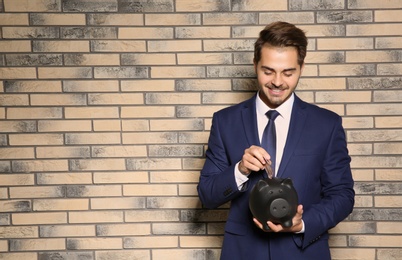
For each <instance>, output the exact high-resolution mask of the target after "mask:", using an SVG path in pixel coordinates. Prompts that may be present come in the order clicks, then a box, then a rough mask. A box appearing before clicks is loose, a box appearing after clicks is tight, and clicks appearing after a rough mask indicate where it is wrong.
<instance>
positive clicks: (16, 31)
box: [2, 26, 59, 39]
mask: <svg viewBox="0 0 402 260" xmlns="http://www.w3.org/2000/svg"><path fill="white" fill-rule="evenodd" d="M2 31H3V38H5V39H31V38H39V39H44V38H47V39H49V38H56V37H58V36H59V31H58V30H57V28H55V27H41V26H36V27H33V26H30V27H28V26H18V27H17V26H15V27H11V26H10V27H3V30H2Z"/></svg>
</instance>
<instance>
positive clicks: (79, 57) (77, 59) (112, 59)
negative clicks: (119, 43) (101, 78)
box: [64, 54, 120, 66]
mask: <svg viewBox="0 0 402 260" xmlns="http://www.w3.org/2000/svg"><path fill="white" fill-rule="evenodd" d="M64 60H65V61H64V64H66V65H72V66H75V65H80V66H102V65H110V66H113V65H120V57H119V55H118V54H65V55H64Z"/></svg>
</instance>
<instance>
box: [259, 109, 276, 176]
mask: <svg viewBox="0 0 402 260" xmlns="http://www.w3.org/2000/svg"><path fill="white" fill-rule="evenodd" d="M266 115H267V117H268V118H269V121H268V124H267V126H266V127H265V129H264V133H263V134H262V140H261V146H262V147H263V148H264V149H265V150H266V151H267V152H268V153H269V155H270V156H271V168H272V171H273V173H274V174H275V162H276V130H275V119H276V117H277V116H279V112H278V111H276V110H269V111H268V112H267V113H266ZM268 177H271V176H268Z"/></svg>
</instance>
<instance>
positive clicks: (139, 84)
mask: <svg viewBox="0 0 402 260" xmlns="http://www.w3.org/2000/svg"><path fill="white" fill-rule="evenodd" d="M139 55H140V54H139ZM150 55H153V54H150ZM159 55H160V54H155V58H157V59H158V60H159V59H161V57H162V58H163V57H164V56H159ZM168 55H170V54H168ZM138 62H139V63H141V61H138ZM174 89H175V81H174V80H163V79H161V80H122V81H121V90H122V91H127V92H143V91H144V92H145V91H146V92H153V91H174Z"/></svg>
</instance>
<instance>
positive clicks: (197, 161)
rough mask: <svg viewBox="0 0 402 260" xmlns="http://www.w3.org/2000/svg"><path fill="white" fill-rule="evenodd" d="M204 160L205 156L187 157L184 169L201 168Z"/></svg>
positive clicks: (184, 160) (184, 161)
mask: <svg viewBox="0 0 402 260" xmlns="http://www.w3.org/2000/svg"><path fill="white" fill-rule="evenodd" d="M204 162H205V159H204V158H202V159H201V158H185V159H183V170H201V168H202V167H203V165H204Z"/></svg>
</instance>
